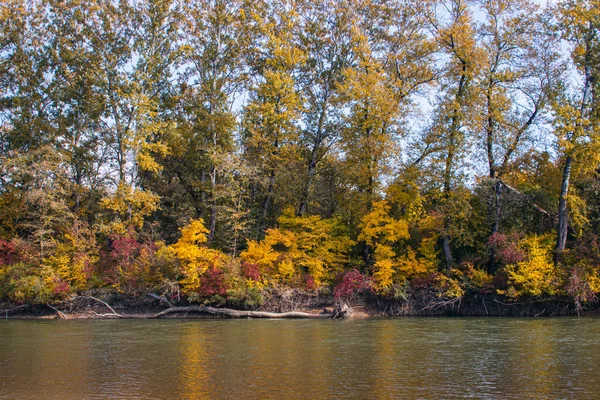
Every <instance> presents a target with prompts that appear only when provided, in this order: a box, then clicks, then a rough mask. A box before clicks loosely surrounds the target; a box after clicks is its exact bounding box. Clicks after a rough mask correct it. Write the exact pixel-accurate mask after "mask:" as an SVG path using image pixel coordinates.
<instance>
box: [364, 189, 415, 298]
mask: <svg viewBox="0 0 600 400" xmlns="http://www.w3.org/2000/svg"><path fill="white" fill-rule="evenodd" d="M389 212H390V206H389V205H388V203H387V202H385V201H379V202H375V203H373V211H371V212H370V213H369V214H367V215H365V216H364V217H363V219H362V229H361V232H360V235H359V236H358V240H364V241H365V242H366V243H367V244H368V245H369V246H371V247H373V248H374V251H373V258H374V260H375V264H374V265H373V279H374V282H375V290H377V291H379V292H381V293H384V292H386V291H388V290H389V288H390V287H391V286H392V285H393V283H394V276H395V275H396V274H397V272H398V271H399V270H400V268H401V267H405V268H406V267H407V264H408V263H407V262H406V261H407V260H406V259H405V260H399V259H398V258H397V256H396V253H395V252H394V250H393V248H392V246H393V245H394V244H395V243H396V242H398V241H399V240H401V239H408V238H409V233H408V223H407V222H406V221H405V220H397V219H394V218H392V217H391V216H390V214H389ZM403 261H404V262H403Z"/></svg>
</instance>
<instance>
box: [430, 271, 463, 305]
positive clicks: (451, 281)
mask: <svg viewBox="0 0 600 400" xmlns="http://www.w3.org/2000/svg"><path fill="white" fill-rule="evenodd" d="M453 272H456V270H453ZM435 287H436V289H438V297H448V298H451V299H457V298H459V297H463V296H464V295H465V290H464V289H463V287H462V286H461V285H460V282H459V281H458V279H456V278H451V277H449V276H446V275H444V274H438V275H437V276H436V278H435Z"/></svg>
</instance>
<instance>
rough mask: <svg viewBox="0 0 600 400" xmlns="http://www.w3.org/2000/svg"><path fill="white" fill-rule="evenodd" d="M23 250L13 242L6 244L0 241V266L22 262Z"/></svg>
mask: <svg viewBox="0 0 600 400" xmlns="http://www.w3.org/2000/svg"><path fill="white" fill-rule="evenodd" d="M23 251H24V249H23V248H22V247H21V246H20V245H19V244H18V243H15V242H14V241H13V240H11V241H10V242H7V241H6V240H2V239H0V265H12V264H15V263H18V262H20V261H23V259H24V254H23Z"/></svg>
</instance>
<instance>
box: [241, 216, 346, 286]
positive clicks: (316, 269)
mask: <svg viewBox="0 0 600 400" xmlns="http://www.w3.org/2000/svg"><path fill="white" fill-rule="evenodd" d="M278 221H279V228H277V229H268V230H267V232H266V236H265V238H264V239H263V240H262V241H260V242H256V241H253V240H250V241H248V249H247V250H245V251H244V252H242V253H241V257H242V259H243V260H244V261H246V262H249V263H253V264H256V265H258V266H259V268H260V272H261V275H263V276H268V277H270V278H272V279H273V280H275V281H282V282H286V283H290V282H291V281H292V280H293V279H294V278H300V277H301V275H302V273H303V272H304V271H307V272H308V273H309V274H310V275H311V276H312V278H313V279H314V282H315V284H316V285H317V286H319V285H321V284H322V283H323V282H324V281H327V280H329V279H331V278H332V277H333V273H334V272H339V271H341V269H342V267H343V265H344V264H345V263H347V262H348V257H347V253H348V252H349V251H350V248H351V247H352V245H353V244H354V242H353V241H352V240H350V238H349V237H348V235H347V233H346V232H345V231H344V229H343V227H342V226H341V224H340V223H339V221H337V220H335V219H322V218H320V217H318V216H308V217H298V216H295V215H294V210H293V209H292V208H287V209H286V210H284V213H283V215H282V216H281V217H280V218H279V220H278Z"/></svg>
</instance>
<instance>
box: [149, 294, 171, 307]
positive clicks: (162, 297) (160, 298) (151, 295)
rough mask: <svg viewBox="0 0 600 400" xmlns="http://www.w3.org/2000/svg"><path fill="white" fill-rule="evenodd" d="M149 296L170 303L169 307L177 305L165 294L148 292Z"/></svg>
mask: <svg viewBox="0 0 600 400" xmlns="http://www.w3.org/2000/svg"><path fill="white" fill-rule="evenodd" d="M147 295H148V297H152V298H153V299H156V300H158V301H162V302H163V303H165V304H166V305H168V306H169V307H171V308H172V307H175V305H174V304H173V303H171V302H170V301H169V300H167V298H166V297H165V296H158V295H156V294H154V293H147Z"/></svg>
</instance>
